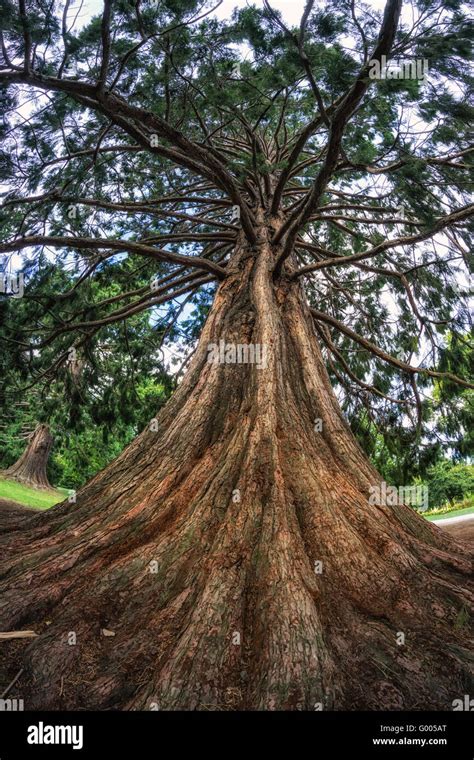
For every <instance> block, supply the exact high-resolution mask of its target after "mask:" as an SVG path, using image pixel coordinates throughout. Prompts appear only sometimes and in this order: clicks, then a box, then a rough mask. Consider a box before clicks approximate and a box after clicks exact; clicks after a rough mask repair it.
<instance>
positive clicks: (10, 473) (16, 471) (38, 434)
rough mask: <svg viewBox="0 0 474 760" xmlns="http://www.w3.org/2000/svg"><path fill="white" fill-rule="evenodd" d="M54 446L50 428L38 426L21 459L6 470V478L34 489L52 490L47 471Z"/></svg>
mask: <svg viewBox="0 0 474 760" xmlns="http://www.w3.org/2000/svg"><path fill="white" fill-rule="evenodd" d="M52 445H53V438H52V436H51V433H50V432H49V427H48V426H47V425H37V426H36V428H35V430H34V431H33V433H32V434H31V435H30V437H29V440H28V445H27V447H26V449H25V450H24V452H23V454H22V455H21V457H20V458H19V459H18V460H17V461H16V462H15V464H13V465H12V466H11V467H9V468H8V470H5V472H4V475H5V477H7V478H9V479H10V480H16V481H18V483H24V484H25V485H27V486H32V488H51V487H52V486H51V484H50V482H49V480H48V475H47V472H46V469H47V466H48V459H49V454H50V451H51V447H52Z"/></svg>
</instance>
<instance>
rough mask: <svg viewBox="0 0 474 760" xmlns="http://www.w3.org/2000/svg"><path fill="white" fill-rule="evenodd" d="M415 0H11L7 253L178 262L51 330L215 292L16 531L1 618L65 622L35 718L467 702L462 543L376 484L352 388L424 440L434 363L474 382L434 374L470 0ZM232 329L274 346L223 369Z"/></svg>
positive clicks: (84, 327) (48, 640)
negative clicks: (81, 475) (343, 398)
mask: <svg viewBox="0 0 474 760" xmlns="http://www.w3.org/2000/svg"><path fill="white" fill-rule="evenodd" d="M401 5H402V4H401V2H400V0H388V2H387V5H386V7H385V10H384V12H383V14H379V13H377V12H374V11H373V9H369V8H367V7H366V6H365V5H363V4H358V3H355V2H353V1H352V0H351V1H350V2H345V0H343V2H337V3H334V4H332V3H331V4H328V5H327V6H326V7H325V8H324V9H321V8H319V7H316V6H315V3H314V2H313V1H312V0H308V2H307V3H306V5H305V7H304V13H303V16H302V18H301V23H300V25H299V27H298V28H289V27H287V26H286V25H285V23H284V21H283V20H282V19H281V18H280V16H279V15H278V14H277V13H276V12H275V11H273V10H272V8H271V6H270V5H269V4H268V3H267V2H265V3H264V7H263V9H262V8H260V9H257V8H255V7H250V8H245V9H244V10H240V11H238V12H236V13H235V14H234V16H233V18H232V19H231V20H230V21H228V22H221V21H217V20H216V19H215V18H214V17H213V16H212V13H211V11H212V8H211V6H209V5H207V4H205V5H199V4H198V3H195V2H189V1H188V0H186V1H185V2H176V0H173V2H171V1H170V2H164V3H160V4H159V5H158V6H157V5H156V4H155V3H153V4H148V3H146V2H139V3H137V4H135V5H133V6H132V5H130V4H128V3H127V2H120V1H116V2H113V1H112V0H105V3H104V8H103V13H102V14H101V16H100V17H97V18H94V19H93V20H92V21H91V22H90V24H89V25H88V26H87V27H86V28H85V29H83V30H82V31H80V32H76V33H75V32H74V29H73V26H72V21H73V19H72V13H71V12H70V10H69V6H68V5H66V6H61V14H60V15H59V7H56V9H55V7H53V6H50V5H48V6H43V5H42V4H41V2H39V3H35V6H34V12H33V11H32V8H31V6H30V5H29V4H28V0H20V1H19V6H18V8H16V7H15V8H14V7H13V6H12V5H10V4H9V3H7V4H6V7H5V10H6V19H7V29H6V31H5V34H4V36H3V46H2V50H3V65H2V68H1V70H0V81H1V82H2V84H3V86H4V94H3V96H2V97H3V99H4V102H5V104H6V118H7V121H8V122H9V126H8V128H6V130H5V154H4V159H3V164H4V167H5V175H6V181H7V183H8V184H9V186H10V188H11V189H10V192H9V193H8V195H7V197H6V198H5V200H4V204H3V214H4V220H5V233H4V237H3V242H2V243H1V244H0V253H1V252H3V253H12V252H15V251H16V252H18V251H22V252H23V254H24V255H25V256H29V257H31V258H32V259H34V258H35V256H38V255H39V254H40V251H41V250H45V251H48V252H49V253H48V255H50V256H53V257H57V258H58V259H61V258H62V259H63V260H64V261H71V260H75V261H77V262H78V267H79V268H78V271H77V281H76V285H75V290H74V292H76V290H79V289H83V288H87V287H89V286H88V281H90V280H91V279H94V278H95V277H97V276H98V275H99V273H101V272H105V271H106V270H109V271H113V270H114V268H115V267H117V262H119V261H121V260H126V261H127V262H128V266H130V267H131V268H132V271H136V269H137V268H139V267H141V266H144V265H149V266H150V267H152V268H153V270H154V274H153V277H154V280H153V285H152V284H151V282H150V284H148V285H147V286H146V287H145V286H144V287H143V288H140V289H137V288H135V289H131V290H130V291H128V292H127V293H123V292H122V291H120V293H119V294H118V295H119V298H118V299H117V300H114V299H113V298H105V299H104V298H102V299H101V300H95V301H94V303H93V304H91V306H90V311H86V312H84V310H83V309H80V308H79V309H77V307H76V308H75V307H74V304H73V302H72V301H71V294H70V293H63V292H61V293H59V294H58V295H57V299H58V300H59V303H60V305H59V308H58V309H57V310H56V311H55V313H54V317H53V322H54V324H51V323H50V322H49V321H48V323H43V322H41V324H40V325H39V326H40V327H41V330H40V332H41V333H42V334H41V337H40V338H38V339H37V340H36V341H35V343H34V350H35V351H43V350H45V349H47V350H49V351H52V350H53V348H54V349H55V351H56V353H55V357H54V360H53V361H52V364H51V371H56V370H58V369H59V368H60V367H61V366H63V365H64V364H65V363H66V362H67V359H68V354H69V350H70V349H71V348H74V349H75V350H76V351H82V350H84V351H85V350H86V347H87V345H88V343H90V341H91V340H92V339H93V338H94V336H96V335H98V334H99V333H100V331H101V330H103V329H105V328H107V327H108V326H110V325H112V324H116V323H122V322H123V321H124V320H125V319H127V318H128V317H130V316H132V315H136V314H138V313H141V312H142V311H144V310H147V309H151V308H157V307H161V306H162V304H164V303H168V302H170V301H171V302H173V301H175V302H176V300H177V299H182V298H185V297H187V296H189V295H190V294H197V293H198V290H200V291H201V293H202V294H203V295H202V296H201V298H202V299H203V301H202V302H201V308H202V310H203V312H204V311H205V309H206V307H207V304H208V302H209V300H210V298H211V297H212V296H213V300H212V306H211V309H210V311H209V314H208V316H207V319H206V321H205V324H204V327H203V329H202V332H201V335H200V339H199V342H198V344H197V346H196V349H195V351H194V354H193V357H192V359H191V361H190V364H189V367H188V369H187V372H186V374H185V376H184V377H183V380H182V382H181V383H180V384H179V386H178V387H177V389H176V391H175V393H174V394H173V396H172V398H171V400H170V402H169V403H168V404H167V405H166V406H165V408H164V409H163V410H162V411H161V412H160V414H159V415H158V417H157V418H156V419H155V418H154V417H153V419H152V423H153V424H150V425H149V426H148V427H147V428H146V429H145V431H144V432H143V433H142V434H141V435H140V436H139V437H138V438H137V439H136V440H135V441H134V442H133V443H132V444H131V445H130V446H129V447H128V448H127V449H126V450H125V451H124V452H123V454H121V455H120V457H119V458H118V459H117V460H115V461H114V462H113V463H112V464H111V465H110V466H109V467H107V468H106V469H105V470H104V471H103V472H101V473H99V474H98V475H96V476H95V477H94V478H93V479H92V480H91V481H90V482H89V483H88V484H87V485H86V486H85V487H84V488H83V489H81V491H80V492H79V494H78V496H77V504H76V505H68V504H63V505H60V506H57V507H55V508H54V509H53V510H51V511H50V512H48V513H42V514H40V515H38V516H35V517H34V518H32V519H31V521H29V522H28V523H27V524H25V523H24V522H23V523H22V527H21V531H20V530H13V531H12V530H9V531H7V532H6V533H5V535H4V537H3V540H2V556H3V557H5V559H4V560H3V563H2V568H3V580H2V607H1V614H0V622H1V624H2V625H3V627H6V628H12V627H15V626H19V625H23V624H28V625H29V626H30V627H31V626H32V625H33V624H34V627H35V629H36V630H37V632H38V633H39V634H40V635H39V636H38V638H36V639H35V640H34V642H33V644H32V645H30V647H29V648H28V650H27V651H26V652H25V653H24V655H23V657H22V663H23V665H24V668H25V676H24V681H23V682H22V685H23V686H24V688H25V689H28V693H29V694H30V707H39V706H41V707H43V708H46V707H57V706H63V707H77V706H79V705H83V704H87V705H88V706H89V707H90V708H93V707H102V708H110V707H122V708H147V707H149V706H150V704H151V703H152V702H153V703H158V704H159V706H160V708H164V709H168V708H169V709H173V708H196V707H207V708H208V707H209V706H218V707H220V708H222V707H236V706H241V707H247V708H249V707H250V708H263V709H281V708H290V709H291V708H301V707H305V708H310V709H312V708H313V707H314V705H315V704H322V705H324V707H325V708H343V707H351V708H354V707H356V708H362V707H363V708H376V709H381V708H382V709H383V708H393V707H395V708H420V707H425V708H426V707H430V708H440V709H451V705H452V701H453V699H454V698H456V697H457V696H459V694H463V693H465V692H466V689H467V684H468V679H469V672H470V671H469V654H468V650H467V634H466V630H467V626H466V623H467V621H468V616H469V613H468V610H469V606H470V602H471V600H472V596H471V595H470V591H469V589H468V582H469V577H470V576H469V573H470V569H471V566H470V557H469V552H468V547H467V545H464V544H461V543H457V542H456V541H455V540H454V539H451V538H449V537H448V536H446V535H445V534H443V533H442V532H441V531H440V530H439V529H438V528H436V527H435V526H433V525H430V524H428V523H427V522H426V521H424V520H423V519H422V518H420V517H419V516H418V515H416V514H415V513H414V511H413V510H412V509H410V508H409V507H405V506H404V505H403V504H400V503H399V504H395V505H387V504H385V503H383V500H380V499H379V500H378V503H374V501H375V502H377V498H375V500H374V498H373V496H374V492H375V491H376V489H377V488H378V487H379V486H380V480H381V476H380V475H379V474H378V473H377V472H376V471H375V470H374V468H373V467H372V465H371V464H370V462H369V460H368V458H367V456H366V455H365V454H364V452H363V451H362V449H361V448H360V447H359V446H358V445H357V443H356V441H355V439H354V437H353V435H352V433H351V430H350V428H349V426H348V425H347V423H346V421H345V419H344V416H343V415H342V413H341V409H340V404H339V401H338V398H337V394H339V395H341V393H342V394H343V393H344V389H345V391H346V393H347V394H348V396H349V397H350V396H353V395H357V396H358V397H359V398H360V400H361V401H364V402H365V400H366V399H367V397H368V396H367V394H373V395H374V396H375V397H376V400H377V399H378V402H377V403H378V409H379V410H381V411H382V412H384V409H385V408H388V405H394V406H395V407H396V408H398V406H403V408H404V410H405V412H404V413H405V414H406V416H407V417H408V418H409V419H410V418H411V419H412V420H413V424H414V426H415V427H416V426H418V428H420V429H421V426H422V424H423V398H422V394H423V393H428V392H429V390H430V385H432V383H433V381H439V380H442V381H443V382H444V381H446V380H447V381H450V382H452V383H456V384H458V385H460V386H462V387H468V386H469V383H468V380H467V379H466V378H463V377H460V376H458V374H457V372H456V371H453V370H452V368H446V369H443V370H439V369H437V364H438V362H439V359H440V354H441V352H442V350H443V333H444V332H445V331H446V329H447V327H448V328H449V331H450V334H451V335H457V334H463V335H464V334H465V332H466V330H467V328H468V326H469V325H468V314H467V308H466V300H465V298H464V297H463V296H462V293H460V291H459V287H458V285H457V284H458V283H462V282H463V277H465V274H463V272H465V270H464V267H465V264H466V260H467V250H468V233H469V221H468V220H469V218H470V217H471V215H472V211H473V206H472V205H470V204H469V202H468V199H467V186H466V174H467V169H468V168H469V165H470V163H471V158H472V147H471V146H470V144H469V142H468V138H467V131H466V118H467V115H468V111H469V109H468V106H467V105H466V103H467V102H468V97H467V96H468V87H469V80H468V72H467V60H466V59H467V55H468V38H469V34H470V31H471V30H470V28H469V25H468V22H467V20H466V17H465V13H464V11H463V8H462V6H461V4H460V3H458V2H456V0H454V2H452V1H450V2H449V3H447V2H432V1H431V0H428V1H426V0H423V1H422V2H417V3H414V4H413V5H412V6H411V7H410V8H409V12H408V14H407V15H406V16H405V17H404V18H406V19H407V20H406V21H404V20H403V19H402V21H401V20H400V13H401ZM206 14H207V15H206ZM239 56H241V57H242V60H237V59H239ZM382 56H392V57H394V56H400V57H401V56H403V57H418V58H419V57H421V58H428V59H429V63H430V78H429V79H428V80H427V81H425V82H420V81H416V80H410V79H396V80H395V79H384V80H380V81H376V80H372V79H371V77H370V75H369V72H370V70H371V61H373V60H375V61H381V60H382ZM237 62H238V63H239V64H240V67H239V66H236V65H235V64H236V63H237ZM27 100H28V101H29V104H30V105H29V109H30V110H29V111H28V113H27V114H26V115H25V108H26V101H27ZM43 313H44V309H43ZM220 341H224V342H225V343H226V344H231V346H232V345H235V344H249V343H250V344H252V345H254V346H263V347H265V348H266V350H267V354H266V362H265V366H263V367H262V366H260V367H259V366H256V365H255V364H251V363H248V364H235V363H225V362H224V363H220V362H217V363H213V362H210V361H208V358H209V348H210V347H212V346H213V345H214V344H219V343H220ZM326 366H327V367H328V368H329V371H330V373H331V375H332V377H333V380H335V382H336V384H337V387H336V392H334V390H333V388H332V386H331V381H330V376H329V375H328V372H327V369H326ZM376 408H377V407H376ZM153 414H154V410H150V416H152V415H153ZM32 569H34V572H32ZM46 621H48V622H49V625H48V626H46ZM104 627H105V628H107V629H111V630H113V631H114V632H115V634H116V636H115V637H114V638H113V645H110V639H104V638H103V636H102V634H101V631H102V630H103V628H104ZM68 630H74V631H76V633H77V636H78V640H79V641H80V642H81V646H80V647H68V646H67V644H65V642H64V632H65V631H68ZM158 632H159V634H158ZM399 632H403V633H404V634H405V644H404V645H403V646H399V645H398V644H397V637H398V634H399ZM4 651H5V654H8V651H7V650H4ZM7 675H9V674H8V673H7ZM61 679H64V680H65V681H66V682H67V683H68V688H66V689H64V690H63V689H61V688H60V683H61V682H62V681H61Z"/></svg>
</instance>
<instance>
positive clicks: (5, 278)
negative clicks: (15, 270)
mask: <svg viewBox="0 0 474 760" xmlns="http://www.w3.org/2000/svg"><path fill="white" fill-rule="evenodd" d="M24 292H25V280H24V277H23V275H22V274H21V273H20V274H15V275H13V274H5V272H0V295H1V294H2V293H3V295H5V296H11V297H12V298H23V294H24Z"/></svg>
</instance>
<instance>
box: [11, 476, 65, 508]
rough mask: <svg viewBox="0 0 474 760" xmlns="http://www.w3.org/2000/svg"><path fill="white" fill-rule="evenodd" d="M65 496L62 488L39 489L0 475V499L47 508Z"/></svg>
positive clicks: (27, 505)
mask: <svg viewBox="0 0 474 760" xmlns="http://www.w3.org/2000/svg"><path fill="white" fill-rule="evenodd" d="M65 497H66V494H65V493H64V491H62V490H61V491H58V490H57V489H55V488H54V489H52V490H51V491H41V490H38V489H36V488H30V487H29V486H24V485H21V483H15V482H14V481H13V480H6V479H5V478H1V477H0V499H8V500H9V501H16V502H18V504H23V506H25V507H33V508H34V509H49V508H50V507H52V506H53V504H57V503H58V502H59V501H63V500H64V499H65Z"/></svg>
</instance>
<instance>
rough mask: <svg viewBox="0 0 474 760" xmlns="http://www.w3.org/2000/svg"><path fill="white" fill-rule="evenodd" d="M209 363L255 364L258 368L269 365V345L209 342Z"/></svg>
mask: <svg viewBox="0 0 474 760" xmlns="http://www.w3.org/2000/svg"><path fill="white" fill-rule="evenodd" d="M207 361H208V363H209V364H255V366H256V367H257V369H265V368H266V366H267V347H266V346H265V345H262V344H260V343H226V342H225V340H220V341H219V343H209V344H208V347H207Z"/></svg>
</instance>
